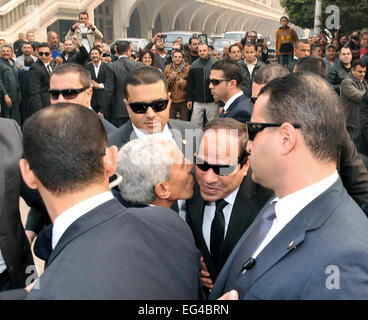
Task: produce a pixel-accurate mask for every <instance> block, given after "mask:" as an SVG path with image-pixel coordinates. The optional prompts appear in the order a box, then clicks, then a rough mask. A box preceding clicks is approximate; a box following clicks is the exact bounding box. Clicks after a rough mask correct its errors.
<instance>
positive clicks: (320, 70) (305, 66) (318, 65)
mask: <svg viewBox="0 0 368 320" xmlns="http://www.w3.org/2000/svg"><path fill="white" fill-rule="evenodd" d="M295 72H311V73H315V74H318V75H319V76H321V77H322V78H323V79H326V78H327V67H326V64H325V62H324V61H323V60H322V59H321V58H319V57H316V56H309V57H304V58H301V59H299V60H298V62H297V64H296V67H295Z"/></svg>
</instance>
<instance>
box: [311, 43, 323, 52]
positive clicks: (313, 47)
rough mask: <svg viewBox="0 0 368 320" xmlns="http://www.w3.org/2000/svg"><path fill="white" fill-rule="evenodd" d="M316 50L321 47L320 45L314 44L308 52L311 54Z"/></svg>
mask: <svg viewBox="0 0 368 320" xmlns="http://www.w3.org/2000/svg"><path fill="white" fill-rule="evenodd" d="M317 48H321V45H320V44H314V45H312V46H311V47H310V51H311V52H313V51H315V50H316V49H317Z"/></svg>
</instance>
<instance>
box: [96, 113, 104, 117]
mask: <svg viewBox="0 0 368 320" xmlns="http://www.w3.org/2000/svg"><path fill="white" fill-rule="evenodd" d="M97 114H98V115H99V116H100V117H102V118H105V116H104V115H103V113H101V112H99V113H97Z"/></svg>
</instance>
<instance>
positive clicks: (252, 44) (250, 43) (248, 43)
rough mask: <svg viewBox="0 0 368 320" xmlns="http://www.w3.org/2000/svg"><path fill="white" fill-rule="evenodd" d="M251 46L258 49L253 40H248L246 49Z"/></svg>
mask: <svg viewBox="0 0 368 320" xmlns="http://www.w3.org/2000/svg"><path fill="white" fill-rule="evenodd" d="M250 47H254V50H256V44H255V43H253V42H247V43H246V44H245V45H244V49H245V48H250Z"/></svg>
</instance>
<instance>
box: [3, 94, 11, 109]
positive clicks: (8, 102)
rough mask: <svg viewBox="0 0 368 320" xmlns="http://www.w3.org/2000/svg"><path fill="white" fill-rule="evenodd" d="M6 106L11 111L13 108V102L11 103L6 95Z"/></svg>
mask: <svg viewBox="0 0 368 320" xmlns="http://www.w3.org/2000/svg"><path fill="white" fill-rule="evenodd" d="M4 101H5V105H6V106H7V107H8V108H9V109H10V108H11V107H12V106H13V102H12V101H11V99H10V97H9V96H8V95H7V94H6V95H5V96H4Z"/></svg>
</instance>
